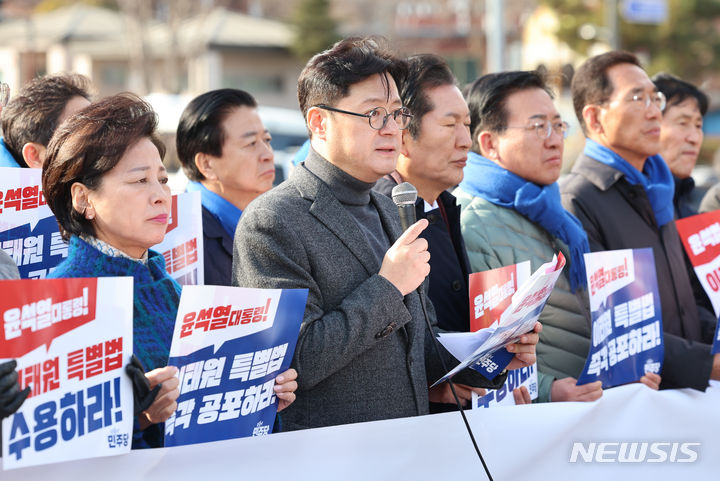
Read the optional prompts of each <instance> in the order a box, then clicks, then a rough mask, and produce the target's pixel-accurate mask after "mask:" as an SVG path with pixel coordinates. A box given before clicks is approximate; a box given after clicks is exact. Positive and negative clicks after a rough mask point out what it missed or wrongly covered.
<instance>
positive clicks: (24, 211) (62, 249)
mask: <svg viewBox="0 0 720 481" xmlns="http://www.w3.org/2000/svg"><path fill="white" fill-rule="evenodd" d="M201 209H202V208H201V204H200V194H199V193H196V192H185V193H182V194H179V195H173V196H172V207H171V215H170V224H169V225H168V229H167V233H166V235H165V239H164V240H163V241H162V242H161V243H160V244H157V245H156V246H153V247H151V249H153V250H155V251H157V252H159V253H161V254H162V255H163V256H164V257H165V267H166V269H167V271H168V273H169V274H170V276H171V277H173V278H174V279H175V280H176V281H178V282H179V283H180V284H183V285H187V284H202V283H203V282H204V267H203V265H204V263H203V243H202V241H203V238H202V210H201ZM0 248H1V249H3V250H4V251H5V252H7V253H8V255H9V256H10V257H12V259H13V260H14V261H15V264H17V266H18V270H19V271H20V277H21V278H22V279H42V278H44V277H45V276H47V275H48V274H49V273H50V272H51V271H52V270H53V269H54V268H55V266H57V265H58V264H59V263H60V262H62V261H63V259H65V258H66V257H67V255H68V245H67V243H66V242H65V241H63V239H62V236H61V235H60V230H59V229H58V224H57V220H56V219H55V216H54V215H53V213H52V211H51V210H50V207H48V205H47V204H46V202H45V197H44V196H43V193H42V170H40V169H17V168H12V167H0Z"/></svg>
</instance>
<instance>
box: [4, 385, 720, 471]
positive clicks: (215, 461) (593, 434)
mask: <svg viewBox="0 0 720 481" xmlns="http://www.w3.org/2000/svg"><path fill="white" fill-rule="evenodd" d="M718 405H720V389H718V388H714V389H709V390H708V391H707V392H706V393H701V392H698V391H693V390H690V389H683V390H669V391H652V390H650V389H648V388H647V387H645V386H643V385H640V384H630V385H627V386H621V387H617V388H613V389H609V390H606V391H605V392H604V393H603V397H602V398H601V399H600V400H599V401H597V402H594V403H548V404H533V405H524V406H510V407H498V408H495V409H476V410H473V411H468V412H467V417H468V419H469V421H470V424H471V426H472V427H473V430H474V432H475V437H476V439H477V441H478V444H479V445H480V449H481V450H482V452H483V455H484V457H485V461H486V462H487V464H488V467H489V469H490V471H491V473H492V475H493V477H494V479H496V480H513V479H515V480H549V479H560V480H583V481H594V480H597V481H608V480H633V479H636V480H644V479H651V480H653V481H664V480H668V481H677V480H678V479H683V480H698V481H699V480H712V479H716V476H717V473H718V471H720V456H718V455H717V453H718V452H720V438H719V437H718V432H720V418H719V417H718V415H717V406H718ZM633 442H635V443H645V455H644V456H643V457H642V460H639V461H637V462H619V461H618V457H619V456H618V452H619V451H620V450H622V449H623V444H622V443H633ZM575 443H581V445H582V447H583V448H584V449H583V450H581V452H579V453H578V454H577V456H576V460H575V462H574V463H573V462H571V456H572V452H573V446H575ZM640 447H642V446H640ZM590 451H592V456H591V457H592V460H591V461H588V462H586V461H585V460H584V458H583V456H588V453H589V452H590ZM673 451H676V455H675V457H674V458H673V456H672V452H673ZM613 453H614V454H613ZM653 453H664V455H665V459H664V460H663V461H661V462H658V461H657V460H658V459H661V458H662V455H660V454H653ZM687 453H694V454H687ZM693 457H695V459H693ZM635 458H636V459H640V456H639V455H636V456H635ZM653 460H655V461H653ZM238 477H241V478H243V479H281V478H283V477H287V478H289V479H292V481H303V480H308V481H311V480H312V481H317V480H338V479H342V480H343V481H355V480H357V481H367V480H385V479H386V480H392V481H397V480H403V479H412V480H445V479H468V480H470V479H472V480H483V479H486V478H485V474H484V472H483V468H482V465H481V464H480V461H479V460H478V458H477V455H476V453H475V451H474V449H473V447H472V444H471V443H470V440H469V438H468V435H467V433H466V431H465V427H464V425H463V422H462V420H461V419H460V415H459V414H458V413H445V414H435V415H431V416H421V417H414V418H403V419H393V420H389V421H376V422H370V423H360V424H352V425H344V426H335V427H329V428H320V429H310V430H306V431H297V432H290V433H280V434H273V435H270V436H263V437H259V438H243V439H232V440H227V441H218V442H214V443H207V444H194V445H191V446H179V447H173V448H160V449H147V450H140V451H133V452H131V453H130V454H127V455H123V456H113V457H109V458H98V459H91V460H83V461H77V462H73V463H63V464H58V465H53V466H37V467H32V468H26V469H21V470H16V471H10V472H5V473H3V481H35V480H37V481H47V480H48V479H103V480H121V481H127V480H129V479H132V480H148V481H165V480H168V481H177V480H182V479H188V480H197V479H208V480H209V479H230V478H232V479H235V478H238Z"/></svg>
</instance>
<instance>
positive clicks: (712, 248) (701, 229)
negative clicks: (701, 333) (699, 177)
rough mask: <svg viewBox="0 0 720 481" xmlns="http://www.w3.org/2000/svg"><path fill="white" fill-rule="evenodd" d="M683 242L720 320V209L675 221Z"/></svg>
mask: <svg viewBox="0 0 720 481" xmlns="http://www.w3.org/2000/svg"><path fill="white" fill-rule="evenodd" d="M675 225H676V226H677V230H678V232H679V233H680V239H681V240H682V243H683V246H685V252H687V255H688V258H689V259H690V262H691V263H692V265H693V268H694V269H695V274H696V275H697V278H698V280H699V281H700V284H701V285H702V286H703V289H704V290H705V293H706V294H707V296H708V298H709V299H710V303H711V304H712V306H713V310H714V311H715V318H716V319H717V318H718V317H720V210H714V211H712V212H707V213H705V214H699V215H694V216H692V217H686V218H684V219H678V220H676V221H675ZM719 352H720V322H719V323H717V325H716V327H715V337H714V339H713V344H712V354H717V353H719Z"/></svg>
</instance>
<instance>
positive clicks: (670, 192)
mask: <svg viewBox="0 0 720 481" xmlns="http://www.w3.org/2000/svg"><path fill="white" fill-rule="evenodd" d="M584 153H585V155H587V156H588V157H590V158H592V159H595V160H597V161H598V162H602V163H603V164H605V165H609V166H610V167H612V168H613V169H616V170H619V171H620V172H622V173H623V174H625V179H626V180H627V181H628V182H630V183H631V184H632V185H637V184H640V185H642V186H643V188H644V189H645V193H647V196H648V199H649V200H650V205H651V206H652V210H653V212H654V213H655V221H656V222H657V224H658V227H662V226H664V225H665V224H667V223H668V222H670V221H671V220H673V216H674V213H675V211H674V209H673V196H674V195H675V181H674V180H673V177H672V173H671V172H670V168H669V167H668V166H667V164H666V163H665V161H664V160H663V158H662V157H660V156H659V155H653V156H650V157H648V158H647V160H646V161H645V166H644V167H643V171H642V172H640V171H639V170H637V169H636V168H635V167H633V166H632V165H630V163H629V162H628V161H627V160H625V159H623V158H622V157H620V156H619V155H618V154H616V153H615V152H613V151H612V150H610V149H608V148H607V147H604V146H602V145H600V144H598V143H597V142H595V141H593V140H591V139H586V140H585V151H584Z"/></svg>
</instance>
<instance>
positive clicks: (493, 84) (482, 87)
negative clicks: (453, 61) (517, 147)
mask: <svg viewBox="0 0 720 481" xmlns="http://www.w3.org/2000/svg"><path fill="white" fill-rule="evenodd" d="M536 88H537V89H542V90H544V91H545V92H547V94H548V95H549V96H550V98H553V93H552V91H551V90H550V88H549V87H548V86H547V83H546V82H545V77H544V76H543V75H541V74H540V73H539V72H537V71H524V70H520V71H510V72H499V73H491V74H488V75H483V76H482V77H480V78H479V79H477V80H475V81H474V82H473V83H471V84H468V85H467V86H466V87H465V89H464V92H463V93H464V95H465V100H466V101H467V103H468V107H469V108H470V133H471V135H472V142H473V144H472V151H473V152H475V153H478V154H479V153H480V145H479V144H478V140H477V136H478V134H479V133H480V132H482V131H485V130H487V131H489V132H497V133H502V132H504V131H505V129H506V128H507V122H508V117H509V112H508V111H507V99H508V97H509V96H510V95H512V94H514V93H516V92H520V91H522V90H528V89H536Z"/></svg>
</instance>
